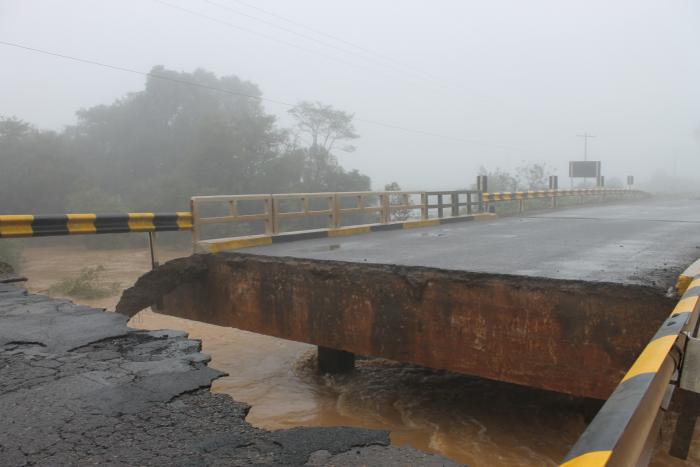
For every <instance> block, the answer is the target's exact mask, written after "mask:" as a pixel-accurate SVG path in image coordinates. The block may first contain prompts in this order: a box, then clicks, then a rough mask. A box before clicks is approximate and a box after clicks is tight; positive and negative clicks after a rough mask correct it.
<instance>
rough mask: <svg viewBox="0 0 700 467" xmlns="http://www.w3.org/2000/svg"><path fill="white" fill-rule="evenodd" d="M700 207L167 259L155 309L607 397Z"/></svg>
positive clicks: (669, 279)
mask: <svg viewBox="0 0 700 467" xmlns="http://www.w3.org/2000/svg"><path fill="white" fill-rule="evenodd" d="M696 206H697V203H696V202H693V201H684V202H680V201H656V202H652V203H645V204H640V203H637V202H635V203H625V204H616V205H609V206H596V207H587V208H578V209H571V210H564V211H554V212H548V213H544V214H535V215H532V216H529V217H511V218H504V219H498V220H492V221H490V222H477V223H474V222H460V223H449V224H438V225H434V226H428V227H424V228H421V229H406V228H402V229H396V230H392V231H385V232H373V233H371V234H368V235H361V236H354V235H353V236H349V235H343V236H333V237H329V236H328V235H327V234H325V235H324V236H323V237H321V238H311V239H306V240H296V241H293V242H292V241H287V242H283V243H279V244H271V245H266V246H257V247H249V248H243V249H240V250H238V252H235V253H231V252H228V253H219V254H213V255H204V256H197V257H193V258H191V259H184V260H178V261H179V263H174V264H173V265H171V266H170V267H169V268H168V267H165V268H163V269H162V271H161V272H159V273H156V274H163V275H166V274H172V277H170V278H169V279H168V282H170V283H171V287H168V290H165V291H164V292H165V293H164V294H163V296H162V297H159V301H160V303H159V306H158V310H159V311H160V312H162V313H166V314H169V315H174V316H179V317H184V318H189V319H194V320H198V321H203V322H207V323H211V324H217V325H222V326H232V327H237V328H240V329H244V330H248V331H253V332H257V333H261V334H266V335H271V336H275V337H280V338H284V339H291V340H297V341H301V342H307V343H311V344H315V345H318V346H319V347H320V348H321V349H322V350H321V353H322V354H325V355H326V356H328V355H330V357H331V358H330V363H329V364H330V365H332V364H334V360H336V361H335V364H336V365H339V366H341V367H342V366H343V365H348V364H349V363H351V361H352V359H351V357H349V356H348V355H347V354H348V353H349V354H358V355H371V356H379V357H384V358H389V359H393V360H398V361H403V362H410V363H416V364H420V365H424V366H429V367H433V368H441V369H448V370H452V371H456V372H460V373H466V374H472V375H477V376H482V377H486V378H490V379H496V380H501V381H507V382H511V383H517V384H523V385H527V386H532V387H537V388H542V389H549V390H555V391H559V392H564V393H568V394H572V395H575V396H585V397H592V398H597V399H605V398H607V397H608V396H609V395H610V393H611V392H612V391H613V389H614V388H615V386H616V384H617V383H618V382H619V380H620V378H621V377H622V376H623V375H624V373H625V371H626V370H627V369H628V368H629V366H630V365H631V364H632V362H633V361H634V359H635V358H636V356H637V355H638V354H639V352H640V350H641V349H642V348H643V347H644V345H645V344H646V342H647V341H648V340H649V338H650V337H651V336H652V335H653V334H654V333H655V332H656V329H657V328H658V326H659V325H660V324H661V323H662V322H663V321H664V319H665V318H666V316H667V315H668V312H669V310H670V309H672V308H673V305H674V303H675V298H674V297H673V296H671V295H669V293H668V289H669V288H670V287H672V286H673V284H674V283H675V279H676V276H677V275H678V273H679V272H680V271H682V270H683V269H684V268H685V267H686V266H687V264H688V263H689V262H690V261H691V260H690V258H693V255H696V254H697V250H696V243H697V242H695V241H694V239H693V232H694V230H695V229H696V228H697V224H698V223H700V214H698V213H697V210H696ZM477 216H478V215H477ZM324 237H325V238H324ZM229 242H230V240H229ZM246 244H247V243H243V245H246ZM193 271H196V272H193ZM137 288H138V287H137ZM147 289H148V292H149V294H152V293H153V291H154V290H155V289H154V288H153V287H152V285H149V286H148V287H147ZM149 297H150V295H149ZM151 298H152V297H150V298H149V299H147V300H146V302H148V300H150V299H151ZM128 301H129V294H128V293H127V294H126V295H125V297H124V299H123V300H122V302H123V304H122V305H120V306H121V307H122V308H123V309H124V308H125V307H126V306H127V305H128ZM146 302H144V303H142V305H146V306H147V305H150V303H151V302H149V303H146ZM328 349H332V350H337V351H340V352H335V359H334V358H333V352H332V350H328ZM327 361H328V358H327ZM344 362H345V363H344Z"/></svg>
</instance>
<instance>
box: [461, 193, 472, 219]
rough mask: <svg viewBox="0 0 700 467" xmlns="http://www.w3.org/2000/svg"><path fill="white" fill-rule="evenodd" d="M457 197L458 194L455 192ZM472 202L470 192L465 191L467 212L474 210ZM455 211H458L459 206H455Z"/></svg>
mask: <svg viewBox="0 0 700 467" xmlns="http://www.w3.org/2000/svg"><path fill="white" fill-rule="evenodd" d="M457 199H459V194H457ZM472 202H473V200H472V192H471V191H467V214H471V213H472V212H474V210H473V207H472ZM457 212H459V206H457Z"/></svg>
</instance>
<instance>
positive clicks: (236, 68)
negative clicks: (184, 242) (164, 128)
mask: <svg viewBox="0 0 700 467" xmlns="http://www.w3.org/2000/svg"><path fill="white" fill-rule="evenodd" d="M217 3H218V4H222V5H224V6H226V7H227V8H223V7H221V6H219V5H217ZM253 3H254V5H255V7H256V8H261V9H264V10H266V11H267V12H270V13H273V14H274V15H276V16H273V15H270V14H266V13H265V12H263V11H261V10H259V9H256V8H251V7H250V5H253ZM178 6H179V7H181V8H186V9H187V10H189V11H184V10H182V9H178V8H177V7H178ZM212 18H214V19H212ZM255 18H258V19H259V20H256V19H255ZM260 20H262V21H260ZM273 25H277V27H275V26H273ZM302 25H303V26H302ZM699 25H700V4H699V3H698V2H695V1H692V0H688V1H664V0H657V1H639V0H634V1H632V0H629V1H615V2H610V1H590V0H586V1H567V2H561V1H555V0H552V1H528V2H522V1H517V0H512V1H503V0H501V1H488V2H487V1H469V2H457V1H452V2H447V1H443V2H434V1H433V2H428V1H404V2H390V1H384V2H377V1H376V0H375V1H364V0H356V1H353V2H328V1H325V2H324V1H319V0H299V1H295V2H289V1H282V0H265V1H255V0H246V3H244V2H239V1H236V0H217V1H216V2H207V1H204V0H202V1H199V0H197V1H194V0H192V1H183V0H168V1H167V2H165V1H164V2H158V1H144V0H138V1H136V0H121V1H114V0H107V1H100V2H96V1H87V0H72V1H70V2H65V1H58V0H45V1H26V0H0V41H6V42H13V43H18V44H22V45H24V46H28V47H34V48H38V49H43V50H48V51H51V52H56V53H60V54H66V55H71V56H75V57H80V58H84V59H88V60H93V61H98V62H102V63H105V64H110V65H116V66H120V67H126V68H131V69H135V70H141V71H148V70H150V69H151V68H152V67H153V66H154V65H164V66H165V67H166V68H168V69H173V70H178V71H188V72H191V71H193V70H194V69H196V68H204V69H206V70H209V71H212V72H214V73H216V74H217V75H219V76H223V75H237V76H238V77H240V78H241V79H244V80H248V81H251V82H253V83H256V84H257V85H258V86H259V87H260V89H261V91H262V93H263V96H264V97H265V98H268V99H272V100H276V101H282V102H287V103H292V104H294V103H297V102H299V101H302V100H318V101H321V102H323V103H325V104H330V105H332V106H334V107H335V108H337V109H340V110H343V111H347V112H351V113H354V114H355V119H356V120H355V126H356V128H357V132H358V133H359V135H360V138H359V139H357V140H355V141H353V144H354V145H355V146H356V147H357V150H356V151H355V152H353V153H344V152H342V151H336V155H337V156H338V158H339V159H340V162H341V164H342V165H343V166H344V167H345V168H346V169H358V170H359V171H360V172H362V173H364V174H366V175H369V176H370V177H371V180H372V187H373V188H381V187H382V186H383V185H384V184H385V183H388V182H390V181H397V182H399V183H400V184H401V185H402V186H403V187H404V188H409V189H418V188H422V189H438V188H439V189H450V188H457V187H464V186H467V185H469V184H471V183H473V180H474V177H475V175H476V173H477V171H478V169H479V167H480V166H485V167H486V168H488V169H495V168H496V167H501V168H503V169H506V170H512V169H513V168H514V167H516V166H517V165H519V164H521V163H522V162H523V161H528V162H544V163H546V164H547V165H549V166H551V167H552V171H553V172H554V173H557V174H559V175H560V176H562V178H563V180H562V181H560V184H562V185H564V186H566V185H567V184H568V179H567V178H564V177H566V175H567V170H568V169H567V167H568V161H569V160H572V159H581V158H582V156H583V140H582V138H579V137H577V135H578V134H582V133H584V132H589V133H592V134H593V135H595V136H596V137H595V138H592V139H591V140H589V159H593V160H602V161H603V171H604V174H605V175H606V177H620V178H622V177H624V176H626V175H629V174H634V175H635V176H636V177H637V180H644V179H648V178H649V177H651V176H652V174H654V173H655V171H657V170H658V169H663V170H664V171H665V172H666V174H668V175H673V174H674V173H676V174H678V175H679V176H680V175H683V176H684V177H692V176H693V175H692V174H694V173H698V172H699V171H700V136H699V134H700V92H699V88H700V54H698V45H700V27H699ZM285 29H286V30H285ZM292 31H294V32H296V33H293V32H292ZM315 31H320V32H323V33H325V34H327V35H321V34H319V33H317V32H315ZM302 36H304V37H302ZM330 36H332V37H330ZM309 38H311V39H313V40H310V39H309ZM336 38H337V39H336ZM338 39H340V40H338ZM328 45H331V46H330V47H329V46H328ZM340 49H342V50H340ZM348 52H350V53H348ZM0 58H1V59H2V64H3V66H2V67H0V82H1V83H2V86H1V87H0V115H5V116H17V117H18V118H21V119H23V120H26V121H28V122H30V123H33V124H35V125H37V126H38V127H40V128H48V129H57V130H59V129H61V128H63V127H64V126H65V125H69V124H73V123H75V111H76V110H78V109H80V108H87V107H91V106H94V105H98V104H108V103H111V102H113V101H114V100H115V99H117V98H120V97H122V96H124V95H125V94H126V93H129V92H134V91H140V90H142V89H143V86H144V81H145V78H144V77H143V76H140V75H135V74H130V73H125V72H121V71H117V70H113V69H106V68H101V67H98V66H92V65H88V64H84V63H77V62H73V61H69V60H65V59H62V58H58V57H51V56H47V55H42V54H38V53H34V52H31V51H27V50H21V49H17V48H13V47H8V46H6V45H0ZM264 106H265V109H266V110H267V111H268V112H270V113H272V114H274V115H276V116H277V117H278V118H279V122H280V125H281V126H285V125H291V121H290V119H289V116H288V114H287V111H288V110H289V108H288V107H287V106H284V105H278V104H274V103H272V102H269V101H266V102H264ZM370 121H372V122H379V123H381V125H378V124H374V123H370ZM390 127H401V128H405V129H406V130H402V129H396V128H390ZM407 130H410V131H407ZM426 133H430V134H431V135H428V134H426Z"/></svg>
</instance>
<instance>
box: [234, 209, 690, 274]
mask: <svg viewBox="0 0 700 467" xmlns="http://www.w3.org/2000/svg"><path fill="white" fill-rule="evenodd" d="M699 231H700V200H682V201H679V200H661V201H659V200H656V201H652V202H647V203H640V202H632V203H624V204H615V205H607V206H590V207H582V208H572V209H565V210H556V211H553V212H549V213H544V214H538V215H532V216H528V217H511V218H501V219H496V220H493V221H490V222H468V223H457V224H447V225H441V226H436V227H425V228H421V229H410V230H395V231H387V232H375V233H372V234H366V235H360V236H353V237H340V238H323V239H312V240H302V241H295V242H290V243H280V244H274V245H270V246H264V247H254V248H247V249H243V250H240V251H241V252H245V253H252V254H257V255H265V256H290V257H294V258H304V259H319V260H334V261H348V262H356V263H359V262H367V263H377V264H398V265H404V266H424V267H431V268H439V269H447V270H460V271H472V272H484V273H494V274H516V275H522V276H528V277H546V278H554V279H572V280H585V281H596V282H614V283H625V284H644V285H652V286H654V285H657V286H659V287H664V288H667V287H669V286H671V285H673V282H674V281H675V279H676V277H677V275H678V273H680V272H681V271H682V270H683V269H684V268H685V267H686V266H687V265H688V264H690V263H691V262H692V261H693V260H694V259H696V257H697V256H699V255H700V249H698V248H700V237H699V236H698V233H699Z"/></svg>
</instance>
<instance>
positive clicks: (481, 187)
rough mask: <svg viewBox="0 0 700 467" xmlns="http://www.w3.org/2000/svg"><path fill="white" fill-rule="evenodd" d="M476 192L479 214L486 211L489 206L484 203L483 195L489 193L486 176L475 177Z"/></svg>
mask: <svg viewBox="0 0 700 467" xmlns="http://www.w3.org/2000/svg"><path fill="white" fill-rule="evenodd" d="M476 191H478V192H479V212H484V211H485V210H486V211H488V207H489V204H488V203H484V193H488V192H489V181H488V177H487V176H486V175H477V177H476Z"/></svg>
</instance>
